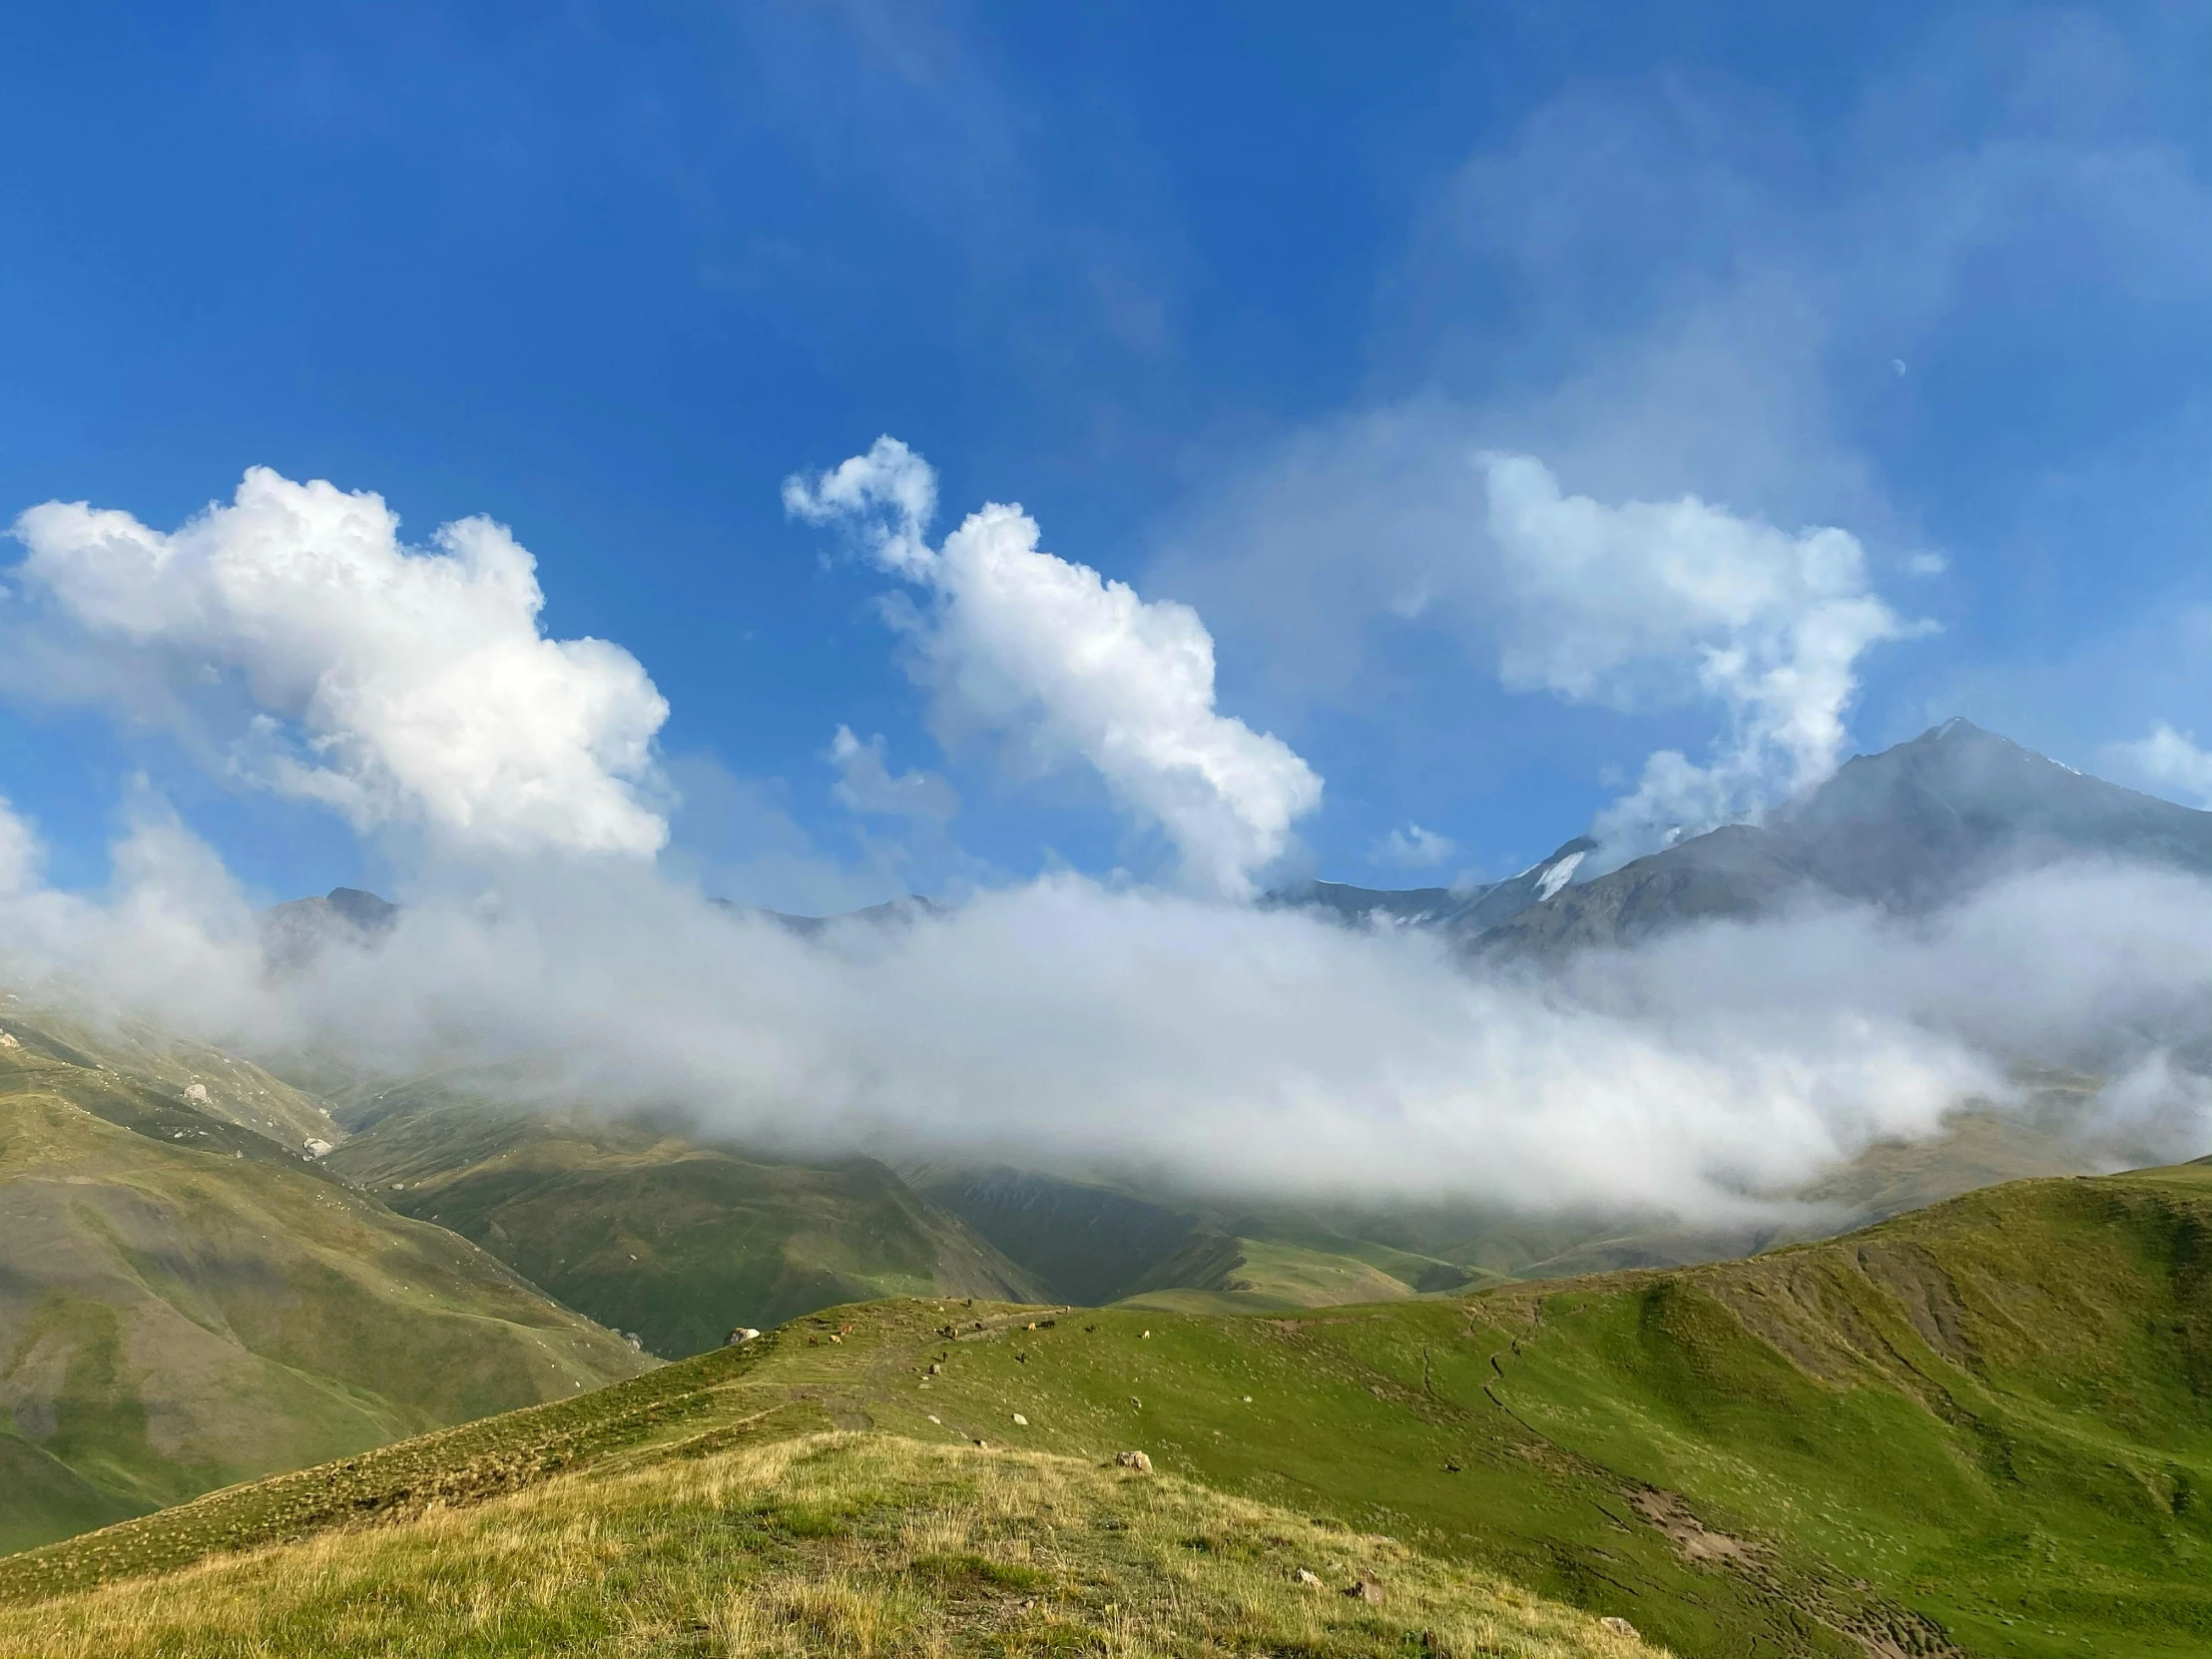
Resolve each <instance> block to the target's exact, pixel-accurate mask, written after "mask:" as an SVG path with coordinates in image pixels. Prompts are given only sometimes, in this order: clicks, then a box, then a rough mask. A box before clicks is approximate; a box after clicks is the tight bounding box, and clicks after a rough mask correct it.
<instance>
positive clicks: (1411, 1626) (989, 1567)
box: [0, 1434, 1652, 1659]
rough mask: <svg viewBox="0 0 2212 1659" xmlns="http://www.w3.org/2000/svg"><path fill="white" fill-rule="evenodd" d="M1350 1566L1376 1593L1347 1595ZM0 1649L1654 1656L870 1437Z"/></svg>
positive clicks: (510, 1501) (41, 1612)
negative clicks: (1306, 1577) (1305, 1577)
mask: <svg viewBox="0 0 2212 1659" xmlns="http://www.w3.org/2000/svg"><path fill="white" fill-rule="evenodd" d="M1301 1571H1303V1572H1305V1573H1307V1574H1308V1575H1310V1578H1311V1579H1312V1580H1313V1582H1306V1581H1303V1580H1301V1579H1300V1578H1299V1577H1298V1576H1297V1575H1298V1574H1299V1573H1300V1572H1301ZM1363 1583H1365V1584H1370V1585H1373V1586H1375V1590H1374V1594H1375V1596H1376V1598H1377V1599H1373V1600H1370V1599H1368V1598H1366V1597H1364V1596H1360V1595H1348V1594H1346V1593H1345V1591H1346V1590H1348V1589H1350V1588H1352V1587H1354V1586H1356V1585H1359V1584H1363ZM0 1651H5V1652H7V1653H10V1654H14V1655H21V1656H22V1659H81V1656H90V1655H94V1654H97V1655H100V1656H101V1659H169V1656H173V1655H179V1654H188V1653H189V1654H192V1655H205V1656H208V1659H217V1656H230V1655H237V1656H239V1659H246V1656H248V1655H254V1656H261V1655H269V1654H301V1655H307V1654H311V1655H314V1656H315V1659H343V1656H347V1655H361V1656H366V1655H377V1656H384V1655H390V1654H395V1653H433V1652H434V1653H438V1654H441V1655H453V1656H474V1655H481V1656H485V1659H490V1656H493V1655H515V1656H522V1655H529V1656H537V1655H545V1654H557V1653H609V1654H614V1653H640V1654H642V1653H657V1654H698V1655H708V1654H713V1655H726V1656H739V1655H779V1656H782V1655H790V1656H794V1659H812V1656H816V1655H822V1654H854V1655H859V1654H890V1653H901V1654H943V1653H989V1654H1005V1653H1062V1654H1096V1653H1112V1654H1117V1655H1125V1656H1127V1659H1145V1656H1149V1655H1169V1654H1176V1655H1186V1654H1187V1655H1226V1654H1237V1653H1296V1654H1303V1655H1310V1656H1312V1659H1325V1656H1331V1655H1343V1656H1346V1659H1351V1656H1354V1655H1369V1654H1433V1655H1461V1656H1465V1659H1477V1656H1481V1659H1637V1656H1640V1655H1646V1654H1649V1653H1651V1652H1652V1650H1651V1649H1650V1648H1647V1647H1646V1646H1645V1645H1644V1644H1643V1643H1641V1642H1640V1641H1638V1640H1637V1639H1636V1638H1635V1637H1634V1636H1633V1635H1632V1634H1628V1633H1623V1632H1619V1631H1615V1630H1608V1629H1606V1628H1604V1627H1603V1626H1601V1625H1600V1624H1599V1623H1598V1621H1597V1620H1595V1619H1593V1618H1591V1617H1590V1616H1589V1615H1587V1614H1583V1613H1577V1612H1575V1611H1573V1610H1571V1609H1568V1608H1565V1607H1561V1606H1559V1605H1557V1604H1556V1603H1547V1602H1544V1601H1541V1600H1539V1599H1538V1598H1535V1597H1533V1596H1530V1595H1528V1594H1527V1593H1526V1592H1525V1591H1522V1590H1519V1589H1517V1588H1515V1587H1513V1586H1511V1585H1509V1584H1505V1583H1502V1582H1500V1581H1498V1580H1497V1579H1496V1578H1495V1577H1494V1576H1492V1575H1489V1574H1484V1573H1479V1572H1474V1571H1470V1570H1469V1569H1468V1568H1466V1567H1465V1566H1463V1565H1459V1564H1456V1563H1451V1562H1446V1561H1440V1560H1437V1559H1435V1558H1433V1557H1431V1556H1427V1555H1424V1554H1422V1553H1420V1552H1417V1551H1414V1550H1411V1549H1408V1548H1406V1547H1405V1546H1404V1545H1402V1544H1399V1543H1396V1542H1393V1541H1391V1540H1389V1539H1385V1538H1380V1537H1375V1536H1372V1535H1365V1534H1361V1533H1357V1532H1352V1531H1347V1530H1344V1529H1342V1528H1336V1527H1329V1528H1318V1527H1316V1526H1315V1525H1314V1524H1313V1523H1312V1521H1311V1520H1310V1519H1309V1518H1308V1517H1306V1516H1305V1515H1302V1514H1299V1513H1296V1512H1294V1511H1289V1510H1285V1509H1282V1508H1278V1507H1275V1506H1271V1505H1266V1504H1259V1503H1253V1502H1248V1501H1243V1500H1240V1499H1237V1498H1233V1497H1229V1496H1226V1495H1224V1494H1222V1493H1219V1492H1216V1491H1212V1490H1209V1489H1208V1488H1206V1487H1204V1486H1200V1485H1196V1484H1193V1483H1190V1482H1187V1481H1182V1480H1177V1479H1174V1478H1173V1477H1165V1476H1150V1475H1142V1474H1135V1473H1130V1472H1127V1471H1122V1470H1118V1469H1107V1468H1100V1467H1098V1466H1097V1465H1096V1464H1094V1463H1093V1462H1091V1461H1089V1460H1084V1459H1074V1458H1068V1457H1057V1456H1052V1455H1048V1454H1045V1453H1039V1452H1026V1453H999V1452H983V1451H978V1450H976V1449H974V1448H972V1447H969V1446H965V1445H923V1444H918V1443H916V1442H914V1441H912V1440H907V1439H900V1438H895V1437H892V1436H889V1435H873V1434H870V1435H838V1434H832V1435H813V1436H804V1437H799V1438H793V1439H787V1440H784V1441H781V1442H778V1443H774V1444H769V1445H765V1446H757V1447H748V1448H743V1449H730V1450H720V1451H713V1452H709V1453H706V1454H704V1455H701V1456H698V1457H690V1458H669V1459H663V1460H661V1461H657V1462H654V1463H650V1464H647V1465H645V1466H642V1467H636V1468H631V1469H626V1470H622V1471H620V1472H612V1471H610V1472H608V1473H605V1474H602V1475H599V1476H597V1477H592V1476H586V1477H582V1478H578V1479H570V1480H553V1481H548V1482H545V1483H543V1484H541V1485H538V1486H536V1487H534V1488H532V1489H530V1490H527V1491H523V1492H518V1493H514V1494H511V1495H508V1496H505V1497H501V1498H496V1499H493V1500H492V1501H490V1502H488V1503H486V1504H483V1505H481V1506H478V1507H472V1508H465V1509H444V1510H440V1511H437V1512H435V1513H430V1514H424V1515H420V1516H417V1517H414V1518H412V1519H410V1520H408V1521H406V1522H404V1523H402V1524H400V1525H396V1526H390V1527H380V1528H376V1529H374V1530H371V1531H368V1532H366V1533H360V1532H352V1533H345V1534H338V1535H326V1536H324V1537H320V1538H314V1539H309V1540H307V1541H304V1542H301V1543H297V1544H293V1545H291V1546H289V1547H283V1546H279V1547H277V1548H274V1549H269V1550H263V1551H258V1552H256V1553H254V1554H250V1555H247V1556H244V1557H241V1558H238V1559H235V1560H231V1561H227V1562H224V1563H222V1564H220V1565H217V1566H215V1567H213V1568H210V1569H204V1570H201V1571H197V1572H190V1573H185V1574H180V1575H178V1576H176V1577H173V1578H164V1579H154V1580H151V1581H147V1582H142V1583H139V1584H127V1585H121V1586H117V1587H114V1588H111V1589H107V1590H96V1591H93V1592H90V1593H87V1594H79V1595H76V1596H71V1597H67V1598H64V1599H62V1600H59V1601H56V1602H52V1603H49V1604H47V1605H45V1606H43V1607H36V1608H30V1609H21V1610H9V1609H0Z"/></svg>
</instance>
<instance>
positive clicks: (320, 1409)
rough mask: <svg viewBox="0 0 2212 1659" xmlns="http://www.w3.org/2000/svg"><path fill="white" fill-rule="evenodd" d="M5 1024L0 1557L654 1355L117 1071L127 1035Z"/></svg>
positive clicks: (257, 1137) (176, 1094)
mask: <svg viewBox="0 0 2212 1659" xmlns="http://www.w3.org/2000/svg"><path fill="white" fill-rule="evenodd" d="M6 1030H7V1035H8V1037H9V1039H10V1041H9V1042H7V1043H0V1548H22V1547H25V1546H27V1545H30V1544H35V1543H40V1542H44V1541H46V1540H47V1539H51V1538H55V1537H59V1536H65V1535H67V1534H69V1533H72V1532H77V1531H81V1530H83V1529H85V1528H86V1527H88V1526H96V1525H100V1524H102V1523H104V1522H107V1521H110V1520H114V1519H116V1518H118V1517H119V1516H122V1515H128V1514H132V1513H136V1512H140V1511H144V1510H147V1509H151V1508H154V1507H156V1506H158V1505H161V1504H166V1503H174V1502H177V1501H178V1500H180V1499H183V1498H187V1497H191V1496H192V1495H194V1494H195V1493H198V1492H202V1491H206V1490H208V1489H209V1488H211V1487H216V1486H222V1485H226V1484H228V1483H230V1482H233V1481H237V1480H241V1479H247V1478H251V1477H254V1476H257V1475H261V1474H266V1473H268V1472H270V1471H272V1470H277V1469H284V1468H292V1467H297V1466H299V1465H300V1464H303V1463H312V1462H317V1461H319V1460H321V1459H324V1458H328V1457H332V1456H337V1455H341V1454H343V1453H347V1452H351V1451H356V1450H360V1449H363V1448H365V1447H368V1446H372V1445H377V1444H380V1443H382V1442H385V1441H388V1440H392V1439H396V1438H399V1437H401V1436H404V1435H409V1434H417V1433H420V1432H421V1431H422V1430H424V1429H426V1428H433V1427H437V1426H439V1425H441V1424H445V1423H451V1422H457V1421H461V1420H464V1419H467V1418H470V1417H476V1416H481V1415H483V1414H485V1413H487V1412H495V1411H502V1410H507V1409H510V1408H512V1407H514V1406H516V1405H522V1404H528V1403H530V1402H532V1401H536V1400H542V1399H546V1398H551V1397H557V1396H561V1395H567V1394H571V1393H576V1392H580V1391H582V1390H585V1389H589V1388H595V1387H597V1386H599V1385H600V1384H601V1383H607V1382H610V1381H612V1380H614V1379H617V1378H621V1377H626V1376H630V1375H633V1374H635V1373H636V1372H637V1371H639V1370H641V1369H642V1368H643V1367H644V1365H645V1364H646V1362H645V1361H644V1360H643V1359H642V1358H641V1357H639V1356H637V1355H636V1354H634V1353H632V1352H631V1351H630V1349H629V1348H628V1346H627V1345H625V1344H623V1343H622V1342H620V1341H619V1340H618V1339H617V1338H615V1337H614V1336H613V1335H612V1334H611V1333H608V1332H606V1331H603V1330H600V1329H599V1328H597V1327H595V1326H593V1325H591V1324H590V1323H589V1322H588V1321H586V1320H583V1319H581V1318H579V1317H577V1316H576V1315H574V1314H571V1313H569V1312H568V1311H567V1310H565V1309H563V1308H560V1307H558V1306H557V1305H555V1304H553V1303H552V1302H550V1301H548V1300H547V1299H546V1298H545V1297H544V1296H543V1295H541V1294H539V1293H538V1292H537V1291H536V1290H534V1289H533V1288H532V1287H530V1286H528V1285H526V1284H523V1283H522V1282H521V1281H519V1280H518V1279H517V1278H516V1277H515V1276H514V1275H513V1274H512V1273H511V1272H509V1271H508V1270H507V1269H505V1268H504V1267H502V1266H500V1265H499V1264H498V1263H497V1262H495V1261H492V1260H491V1259H490V1258H488V1257H486V1256H485V1255H484V1254H483V1253H482V1252H480V1251H478V1250H476V1249H475V1248H474V1247H472V1246H470V1245H468V1244H467V1243H466V1242H464V1241H463V1240H460V1239H457V1238H455V1237H453V1236H451V1235H450V1234H446V1233H443V1232H441V1231H439V1230H437V1229H435V1228H430V1227H424V1226H422V1225H420V1224H418V1223H415V1222H411V1221H407V1220H405V1219H403V1218H401V1217H398V1216H394V1215H392V1214H391V1213H389V1212H388V1211H387V1210H385V1209H384V1208H383V1207H382V1206H380V1205H378V1204H376V1203H375V1202H373V1201H372V1200H369V1199H365V1198H363V1197H362V1196H361V1195H359V1194H357V1193H354V1192H352V1191H350V1190H349V1189H347V1188H346V1187H345V1186H344V1185H343V1184H342V1183H340V1182H338V1181H335V1180H333V1179H331V1178H330V1177H329V1176H328V1175H327V1174H325V1173H324V1172H323V1171H322V1170H320V1169H319V1168H317V1167H315V1166H312V1165H310V1164H308V1163H307V1162H305V1161H304V1160H303V1159H301V1158H300V1157H299V1156H298V1155H297V1154H296V1153H293V1152H289V1151H286V1150H285V1149H284V1148H282V1147H280V1146H278V1145H277V1144H276V1143H275V1142H273V1141H271V1140H270V1139H268V1138H267V1137H265V1136H263V1135H261V1134H258V1133H256V1132H254V1131H253V1130H250V1129H246V1128H242V1127H240V1126H239V1125H238V1124H236V1123H233V1122H229V1121H226V1120H225V1119H224V1118H223V1117H220V1116H216V1115H212V1114H211V1113H210V1112H209V1111H207V1110H204V1109H202V1107H201V1106H200V1105H199V1104H198V1103H197V1102H196V1101H195V1100H192V1099H188V1098H187V1097H186V1095H185V1094H184V1092H183V1091H182V1090H181V1089H179V1088H177V1087H176V1084H177V1079H176V1078H175V1077H171V1076H165V1075H163V1074H162V1073H160V1072H159V1071H156V1072H154V1073H153V1074H152V1075H145V1074H139V1073H136V1072H134V1071H132V1070H129V1069H126V1068H127V1067H129V1066H130V1065H131V1063H132V1062H133V1061H134V1060H136V1059H138V1058H141V1057H142V1050H140V1049H139V1048H138V1047H136V1046H135V1045H129V1044H126V1045H121V1046H118V1047H116V1048H101V1049H97V1050H94V1049H90V1048H88V1047H86V1046H84V1045H85V1044H86V1043H88V1042H90V1041H91V1040H93V1039H92V1037H91V1036H90V1034H89V1033H85V1032H72V1033H71V1035H72V1036H74V1037H75V1038H76V1039H77V1040H75V1041H71V1040H68V1039H67V1038H64V1037H59V1036H54V1035H52V1034H50V1033H49V1032H48V1031H47V1030H46V1029H45V1028H44V1027H43V1026H39V1025H34V1024H32V1023H31V1022H30V1021H29V1020H27V1019H25V1018H23V1017H21V1016H15V1017H11V1018H10V1019H9V1020H8V1021H7V1023H6ZM195 1069H196V1070H198V1071H199V1072H200V1073H201V1074H202V1075H211V1074H213V1073H214V1070H215V1068H213V1067H212V1066H209V1065H207V1064H205V1063H198V1062H196V1065H195ZM228 1075H231V1076H232V1077H233V1078H234V1079H243V1078H246V1077H247V1076H248V1075H249V1074H248V1073H247V1072H246V1071H245V1070H243V1069H242V1070H241V1071H239V1072H237V1073H233V1074H228ZM210 1092H211V1093H213V1092H215V1091H214V1089H213V1088H212V1087H211V1090H210Z"/></svg>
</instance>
